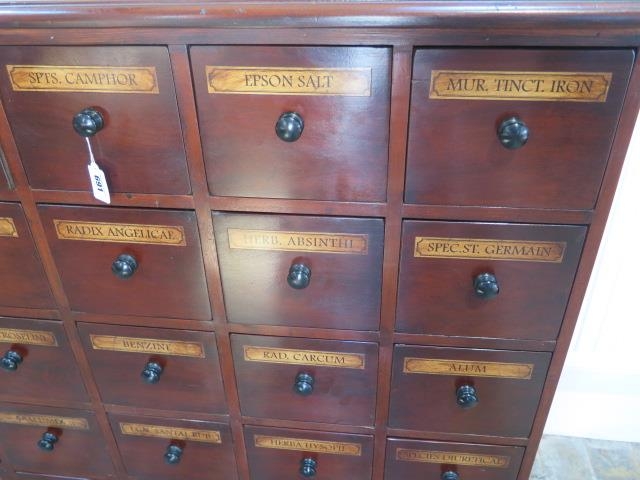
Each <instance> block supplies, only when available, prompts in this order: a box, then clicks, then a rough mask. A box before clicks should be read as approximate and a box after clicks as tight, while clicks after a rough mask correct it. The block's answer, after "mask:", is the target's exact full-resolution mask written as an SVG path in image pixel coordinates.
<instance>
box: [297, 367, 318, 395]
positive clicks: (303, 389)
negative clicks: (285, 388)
mask: <svg viewBox="0 0 640 480" xmlns="http://www.w3.org/2000/svg"><path fill="white" fill-rule="evenodd" d="M313 383H314V379H313V377H312V376H311V375H309V374H308V373H299V374H298V375H296V383H295V384H294V385H293V389H294V390H295V392H296V393H297V394H299V395H302V396H303V397H306V396H307V395H311V394H312V393H313Z"/></svg>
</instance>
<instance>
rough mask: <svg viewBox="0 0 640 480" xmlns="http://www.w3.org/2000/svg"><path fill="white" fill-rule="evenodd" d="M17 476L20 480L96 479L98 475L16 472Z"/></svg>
mask: <svg viewBox="0 0 640 480" xmlns="http://www.w3.org/2000/svg"><path fill="white" fill-rule="evenodd" d="M15 478H17V479H18V480H94V479H96V480H97V479H98V477H92V478H87V477H69V476H68V475H56V474H55V473H53V472H52V473H48V474H47V473H26V472H16V473H15Z"/></svg>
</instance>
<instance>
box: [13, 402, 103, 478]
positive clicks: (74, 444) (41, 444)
mask: <svg viewBox="0 0 640 480" xmlns="http://www.w3.org/2000/svg"><path fill="white" fill-rule="evenodd" d="M0 436H1V437H0V438H2V439H3V440H8V441H3V448H4V450H5V452H6V454H7V456H8V457H9V458H8V459H7V460H8V461H9V463H11V465H13V467H14V468H15V469H16V470H17V471H23V472H24V471H26V472H56V474H58V475H60V476H62V475H65V476H85V475H88V476H91V475H98V476H100V475H109V474H112V473H113V467H112V465H111V460H110V459H109V456H108V454H107V451H106V446H105V444H104V440H103V438H102V434H101V433H100V429H99V427H98V424H97V423H96V419H95V417H94V415H93V413H91V412H88V411H84V410H72V409H68V408H52V407H41V406H26V405H15V404H3V405H0Z"/></svg>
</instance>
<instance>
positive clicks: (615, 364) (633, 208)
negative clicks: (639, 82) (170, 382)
mask: <svg viewBox="0 0 640 480" xmlns="http://www.w3.org/2000/svg"><path fill="white" fill-rule="evenodd" d="M639 223H640V122H638V123H637V124H636V128H635V132H634V134H633V139H632V141H631V145H630V147H629V151H628V153H627V160H626V162H625V166H624V168H623V171H622V176H621V179H620V184H619V186H618V191H617V193H616V197H615V200H614V203H613V207H612V210H611V214H610V216H609V220H608V223H607V227H606V230H605V233H604V237H603V240H602V244H601V245H600V251H599V252H598V258H597V260H596V264H595V268H594V271H593V274H592V277H591V280H590V282H589V288H588V290H587V295H586V297H585V300H584V303H583V305H582V311H581V313H580V317H579V319H578V325H577V327H576V331H575V334H574V337H573V342H572V344H571V349H570V351H569V356H568V357H567V361H566V363H565V367H564V370H563V372H562V377H561V379H560V384H559V386H558V391H557V393H556V397H555V399H554V402H553V407H552V409H551V412H550V415H549V419H548V421H547V425H546V428H545V433H550V434H556V435H570V436H581V437H590V438H602V439H609V440H624V441H629V442H640V413H638V408H639V406H640V307H639V306H640V226H638V224H639Z"/></svg>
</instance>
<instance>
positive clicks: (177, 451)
mask: <svg viewBox="0 0 640 480" xmlns="http://www.w3.org/2000/svg"><path fill="white" fill-rule="evenodd" d="M181 457H182V448H180V447H179V446H178V445H169V446H168V447H167V451H166V452H164V461H165V462H167V463H168V464H169V465H177V464H178V463H180V458H181Z"/></svg>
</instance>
